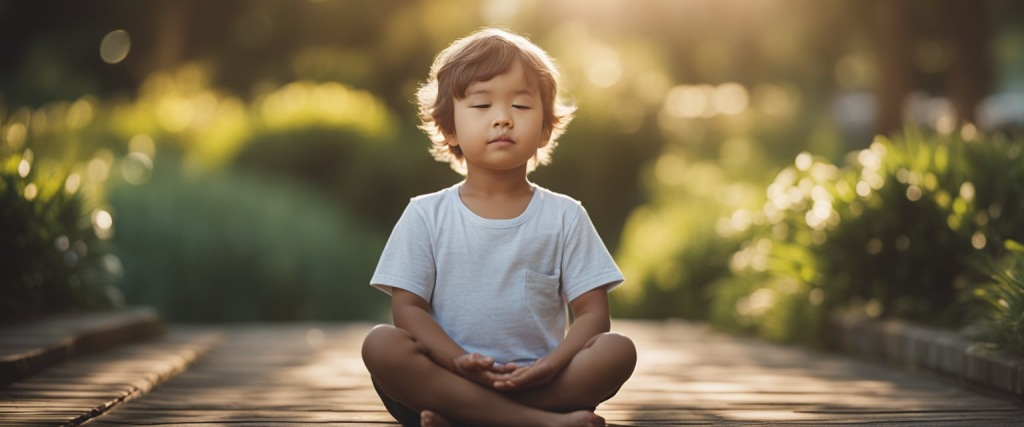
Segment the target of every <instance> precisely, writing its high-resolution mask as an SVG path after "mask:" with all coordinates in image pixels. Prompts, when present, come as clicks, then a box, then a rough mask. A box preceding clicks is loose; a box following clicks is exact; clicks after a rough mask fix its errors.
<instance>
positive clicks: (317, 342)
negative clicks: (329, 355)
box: [306, 328, 327, 349]
mask: <svg viewBox="0 0 1024 427" xmlns="http://www.w3.org/2000/svg"><path fill="white" fill-rule="evenodd" d="M326 341H327V339H326V336H324V331H322V330H320V329H318V328H312V329H310V330H309V331H307V332H306V342H307V343H308V344H309V346H310V347H312V348H314V349H316V348H320V347H323V346H324V343H325V342H326Z"/></svg>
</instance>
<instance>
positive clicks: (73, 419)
mask: <svg viewBox="0 0 1024 427" xmlns="http://www.w3.org/2000/svg"><path fill="white" fill-rule="evenodd" d="M218 339H219V335H218V334H217V333H216V332H212V331H209V330H182V331H176V332H172V333H171V334H168V335H166V336H164V337H162V338H160V339H157V340H154V341H148V342H144V343H138V344H132V345H126V346H123V347H120V348H118V349H115V350H111V351H108V352H105V353H101V354H93V355H90V356H85V357H81V358H76V359H74V360H72V361H69V362H67V363H65V364H62V365H60V366H58V367H54V368H51V369H48V370H46V371H44V372H42V373H40V374H37V375H36V376H33V377H32V378H29V379H26V380H23V381H21V382H17V383H14V384H11V385H8V386H6V387H2V388H0V420H2V421H4V422H5V423H15V424H19V423H24V424H22V425H30V424H32V423H45V425H51V426H53V425H66V424H72V425H74V424H77V423H81V422H84V421H86V420H88V419H89V418H91V417H93V416H96V415H99V414H101V413H103V412H104V411H106V410H109V409H110V408H111V407H113V406H115V405H117V404H120V403H122V402H124V401H126V400H130V399H131V398H132V397H134V396H137V395H141V394H143V393H145V392H148V391H149V390H150V389H152V388H153V387H154V386H155V385H156V384H158V383H159V382H161V381H164V380H166V379H168V378H170V377H172V376H174V375H175V374H177V373H180V372H182V371H184V370H185V368H186V367H187V366H188V365H189V364H190V363H192V362H193V361H194V360H195V359H196V358H197V357H198V356H199V355H201V354H203V353H204V352H206V351H207V350H208V349H209V348H210V347H211V346H213V345H214V344H215V343H216V342H217V340H218ZM0 425H2V424H0Z"/></svg>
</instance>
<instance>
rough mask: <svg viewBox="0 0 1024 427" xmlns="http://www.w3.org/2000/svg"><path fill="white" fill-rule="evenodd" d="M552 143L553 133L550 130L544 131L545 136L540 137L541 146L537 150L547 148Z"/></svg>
mask: <svg viewBox="0 0 1024 427" xmlns="http://www.w3.org/2000/svg"><path fill="white" fill-rule="evenodd" d="M550 142H551V131H550V130H547V131H544V134H542V135H541V136H540V145H538V146H537V148H544V147H547V146H548V143H550Z"/></svg>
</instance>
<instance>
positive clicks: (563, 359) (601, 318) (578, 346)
mask: <svg viewBox="0 0 1024 427" xmlns="http://www.w3.org/2000/svg"><path fill="white" fill-rule="evenodd" d="M610 329H611V319H609V318H608V315H607V314H606V313H601V312H590V313H585V314H582V315H580V316H579V317H577V318H576V319H575V321H574V322H573V324H572V327H571V328H570V329H569V333H567V334H566V335H565V339H564V340H562V342H561V343H560V344H558V346H557V347H555V349H554V350H551V353H548V355H547V356H545V357H544V359H545V360H546V361H547V362H548V363H551V364H552V365H553V366H555V367H556V368H557V370H558V371H561V370H562V369H564V368H565V367H566V366H567V365H568V364H569V362H570V361H571V360H572V358H573V357H575V356H576V353H579V352H580V350H582V349H583V346H584V345H586V344H587V341H589V340H590V339H591V338H593V337H594V336H595V335H597V334H601V333H604V332H608V331H609V330H610Z"/></svg>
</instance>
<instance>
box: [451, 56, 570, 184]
mask: <svg viewBox="0 0 1024 427" xmlns="http://www.w3.org/2000/svg"><path fill="white" fill-rule="evenodd" d="M549 137H550V133H548V132H544V108H543V106H542V105H541V98H540V94H539V93H537V89H536V88H533V87H531V86H530V85H529V84H528V83H527V81H526V78H525V74H524V73H523V67H522V65H520V64H519V63H518V62H516V63H515V64H514V65H513V66H512V68H511V69H509V71H508V72H507V73H505V74H502V75H499V76H496V77H494V78H493V79H490V80H488V81H485V82H473V83H471V84H470V85H469V87H468V88H466V94H465V97H464V98H462V99H456V101H455V135H449V139H448V140H449V144H451V145H458V146H459V147H461V148H462V153H463V155H464V156H465V160H466V168H467V170H468V172H469V173H472V172H473V171H474V170H477V169H481V168H483V169H487V170H492V171H510V170H515V169H517V168H520V167H523V168H525V166H526V164H527V162H529V160H530V159H531V158H532V157H533V156H534V155H536V154H537V150H538V149H539V148H541V147H543V146H545V145H547V142H548V139H549Z"/></svg>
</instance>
